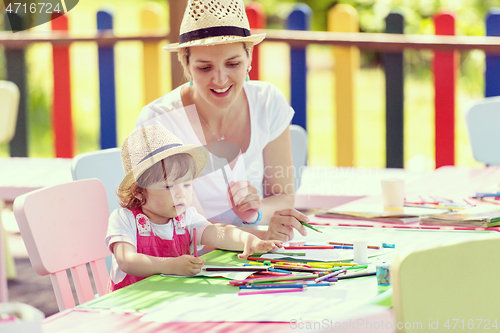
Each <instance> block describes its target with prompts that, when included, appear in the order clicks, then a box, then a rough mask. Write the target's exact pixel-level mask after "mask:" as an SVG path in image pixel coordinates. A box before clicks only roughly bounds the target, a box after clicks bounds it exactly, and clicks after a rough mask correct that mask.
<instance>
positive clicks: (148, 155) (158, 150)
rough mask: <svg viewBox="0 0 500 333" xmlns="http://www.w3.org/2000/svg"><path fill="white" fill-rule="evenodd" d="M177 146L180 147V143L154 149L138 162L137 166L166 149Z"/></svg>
mask: <svg viewBox="0 0 500 333" xmlns="http://www.w3.org/2000/svg"><path fill="white" fill-rule="evenodd" d="M179 146H182V145H181V144H180V143H171V144H169V145H166V146H163V147H160V148H158V149H155V150H153V151H152V152H150V153H149V154H147V155H146V156H144V158H143V159H142V160H140V161H139V163H138V164H140V163H142V162H144V161H145V160H147V159H148V158H150V157H153V156H154V155H156V154H159V153H161V152H162V151H164V150H167V149H170V148H175V147H179Z"/></svg>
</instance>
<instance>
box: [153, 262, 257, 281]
mask: <svg viewBox="0 0 500 333" xmlns="http://www.w3.org/2000/svg"><path fill="white" fill-rule="evenodd" d="M207 267H227V266H216V265H204V266H203V268H207ZM255 272H257V271H255ZM255 272H212V271H210V272H207V271H204V270H203V269H202V270H201V272H199V273H198V274H196V275H193V276H207V277H223V278H226V279H231V280H245V279H246V278H247V277H249V276H250V275H252V274H253V273H255ZM162 276H177V277H178V276H179V275H168V274H162Z"/></svg>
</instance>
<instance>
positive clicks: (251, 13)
mask: <svg viewBox="0 0 500 333" xmlns="http://www.w3.org/2000/svg"><path fill="white" fill-rule="evenodd" d="M245 12H246V13H247V17H248V23H249V24H250V28H251V29H265V28H266V13H265V12H264V6H262V4H260V3H259V2H255V1H252V2H250V3H249V4H248V5H247V6H246V7H245ZM249 75H250V79H251V80H258V79H259V45H255V46H254V47H253V52H252V70H251V71H250V73H249Z"/></svg>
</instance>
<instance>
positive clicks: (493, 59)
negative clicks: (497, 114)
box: [484, 8, 500, 97]
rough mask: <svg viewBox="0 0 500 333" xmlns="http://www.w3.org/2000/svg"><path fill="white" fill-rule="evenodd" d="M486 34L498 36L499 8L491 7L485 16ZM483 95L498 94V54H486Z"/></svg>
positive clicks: (499, 25) (499, 28)
mask: <svg viewBox="0 0 500 333" xmlns="http://www.w3.org/2000/svg"><path fill="white" fill-rule="evenodd" d="M486 36H500V8H491V9H490V10H489V12H488V15H487V16H486ZM484 76H485V77H484V81H485V83H484V86H485V92H484V96H485V97H491V96H500V55H493V54H486V70H485V73H484Z"/></svg>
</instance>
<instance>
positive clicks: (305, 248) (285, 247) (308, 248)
mask: <svg viewBox="0 0 500 333" xmlns="http://www.w3.org/2000/svg"><path fill="white" fill-rule="evenodd" d="M283 248H284V249H285V250H333V249H335V246H328V245H324V246H283Z"/></svg>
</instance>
